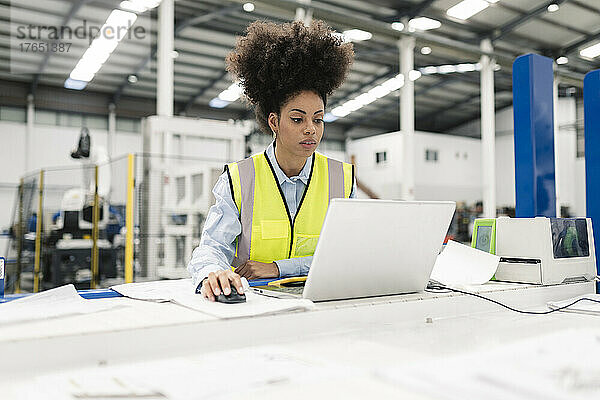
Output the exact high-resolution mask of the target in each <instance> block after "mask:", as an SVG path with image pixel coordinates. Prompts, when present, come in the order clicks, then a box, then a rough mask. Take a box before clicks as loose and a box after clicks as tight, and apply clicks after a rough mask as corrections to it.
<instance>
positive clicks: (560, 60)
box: [556, 56, 569, 65]
mask: <svg viewBox="0 0 600 400" xmlns="http://www.w3.org/2000/svg"><path fill="white" fill-rule="evenodd" d="M568 62H569V59H568V58H567V57H565V56H562V57H558V58H557V59H556V63H557V64H558V65H564V64H566V63H568Z"/></svg>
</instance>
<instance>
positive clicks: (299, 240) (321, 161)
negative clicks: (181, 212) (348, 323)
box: [188, 21, 354, 301]
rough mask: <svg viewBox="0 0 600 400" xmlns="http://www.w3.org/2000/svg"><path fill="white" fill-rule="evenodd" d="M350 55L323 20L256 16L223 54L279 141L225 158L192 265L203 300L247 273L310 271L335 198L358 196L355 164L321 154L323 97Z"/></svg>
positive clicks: (238, 285) (280, 274) (258, 116)
mask: <svg viewBox="0 0 600 400" xmlns="http://www.w3.org/2000/svg"><path fill="white" fill-rule="evenodd" d="M353 56H354V53H353V50H352V45H351V44H350V43H342V41H341V40H340V39H339V38H338V37H336V36H334V35H333V32H332V31H331V30H330V28H328V27H327V26H326V25H325V24H324V23H323V22H322V21H317V22H315V23H313V24H312V25H311V26H310V27H305V26H304V25H303V24H302V23H300V22H294V23H291V24H282V25H279V24H274V23H267V22H254V23H252V24H251V25H250V26H249V27H248V30H247V35H246V36H244V37H241V38H239V39H238V42H237V44H236V47H235V48H234V50H233V51H232V52H231V53H230V54H229V55H228V56H227V59H226V63H227V70H228V71H229V72H230V73H231V75H233V77H234V78H235V79H237V80H239V82H240V85H241V86H242V87H243V89H244V95H245V96H246V98H247V99H248V101H249V102H250V103H251V104H252V105H253V106H254V108H255V114H256V119H257V122H258V124H259V126H260V128H261V130H262V131H264V132H265V133H267V134H272V135H273V136H274V141H273V143H272V144H271V145H269V147H268V148H267V149H266V150H265V152H264V153H260V154H256V155H254V156H252V157H250V158H247V159H245V160H243V161H240V162H237V163H232V164H229V165H227V166H226V167H225V172H224V173H223V174H222V175H221V176H220V177H219V180H218V181H217V183H216V185H215V187H214V189H213V193H214V196H215V199H216V204H215V205H214V206H212V207H211V209H210V211H209V213H208V216H207V218H206V222H205V225H204V231H203V233H202V238H201V240H200V245H199V246H198V247H197V248H196V249H195V250H194V253H193V255H192V259H191V261H190V263H189V265H188V270H189V271H190V273H191V274H192V276H193V278H194V282H195V285H196V287H199V288H200V289H201V293H202V295H203V296H204V297H206V298H207V299H209V300H212V301H214V300H215V296H218V295H219V294H220V293H221V292H223V293H224V294H225V295H228V294H230V293H231V288H230V286H231V284H233V285H234V287H236V288H237V290H238V292H239V293H241V291H242V284H241V280H240V277H241V276H243V277H246V278H248V279H255V278H277V277H287V276H298V275H306V274H307V273H308V270H309V268H310V263H311V261H312V255H313V253H314V250H315V246H316V243H317V239H318V237H319V233H320V231H321V226H322V225H323V219H324V218H325V213H326V211H327V206H328V204H329V200H331V199H332V198H335V197H342V198H343V197H346V198H347V197H353V196H354V193H353V192H354V185H353V182H354V170H353V167H352V166H351V165H350V164H346V163H341V162H339V161H335V160H332V159H328V158H326V157H325V156H323V155H321V154H319V153H315V150H316V148H317V146H318V145H319V142H320V141H321V139H322V137H323V129H324V127H323V117H324V114H325V105H326V101H327V96H328V95H330V94H331V93H332V92H333V91H334V90H335V89H337V88H338V87H339V86H340V85H341V84H342V83H343V81H344V79H345V77H346V75H347V74H348V70H349V68H350V65H351V64H352V60H353ZM231 266H233V267H234V268H235V272H234V271H233V270H232V268H231ZM200 285H201V286H200Z"/></svg>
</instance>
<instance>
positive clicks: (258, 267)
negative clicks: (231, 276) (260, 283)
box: [235, 260, 279, 279]
mask: <svg viewBox="0 0 600 400" xmlns="http://www.w3.org/2000/svg"><path fill="white" fill-rule="evenodd" d="M235 272H236V273H237V274H239V275H240V276H243V277H244V278H246V279H258V278H277V277H279V268H278V267H277V264H275V263H274V262H272V263H262V262H258V261H250V260H249V261H246V262H245V263H244V264H242V265H241V266H239V267H237V268H236V269H235Z"/></svg>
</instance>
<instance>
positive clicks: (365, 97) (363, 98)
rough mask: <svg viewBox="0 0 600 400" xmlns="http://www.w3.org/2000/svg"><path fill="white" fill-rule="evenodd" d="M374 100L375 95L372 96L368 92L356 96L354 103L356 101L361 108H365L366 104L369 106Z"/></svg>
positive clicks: (375, 98)
mask: <svg viewBox="0 0 600 400" xmlns="http://www.w3.org/2000/svg"><path fill="white" fill-rule="evenodd" d="M375 100H377V96H375V95H373V94H372V93H369V92H367V93H363V94H361V95H360V96H358V97H357V98H356V101H358V102H359V103H360V104H362V105H363V106H366V105H367V104H371V103H372V102H374V101H375Z"/></svg>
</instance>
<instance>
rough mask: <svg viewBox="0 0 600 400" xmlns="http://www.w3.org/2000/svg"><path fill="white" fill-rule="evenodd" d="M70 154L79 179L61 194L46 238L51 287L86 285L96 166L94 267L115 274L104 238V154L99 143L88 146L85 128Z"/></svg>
mask: <svg viewBox="0 0 600 400" xmlns="http://www.w3.org/2000/svg"><path fill="white" fill-rule="evenodd" d="M71 157H72V158H74V159H79V160H81V161H82V163H83V182H82V185H81V187H80V188H74V189H70V190H68V191H66V192H65V194H64V195H63V198H62V201H61V205H60V211H59V213H58V215H57V216H56V220H55V225H54V227H53V228H52V229H51V230H50V234H49V236H48V238H47V246H46V254H45V259H46V262H45V263H44V274H43V276H44V281H45V283H46V285H48V284H50V285H51V286H53V287H54V286H60V285H62V284H64V283H66V282H70V283H74V284H76V285H78V284H84V285H87V284H88V282H90V280H91V257H92V228H93V204H94V192H95V185H96V183H95V179H94V175H95V174H94V169H95V166H96V165H97V166H98V196H99V218H98V240H97V246H98V253H99V262H98V270H99V274H100V277H101V278H115V277H116V276H117V271H116V262H115V250H114V249H113V246H112V245H111V243H110V242H109V241H108V240H107V237H106V227H107V224H108V220H109V204H108V197H109V194H110V187H111V173H110V166H109V165H108V161H109V158H108V154H107V152H106V149H105V148H104V147H102V146H96V147H92V146H91V141H90V137H89V133H88V131H87V128H83V129H82V132H81V136H80V138H79V144H78V147H77V149H76V150H74V151H73V152H71Z"/></svg>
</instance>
